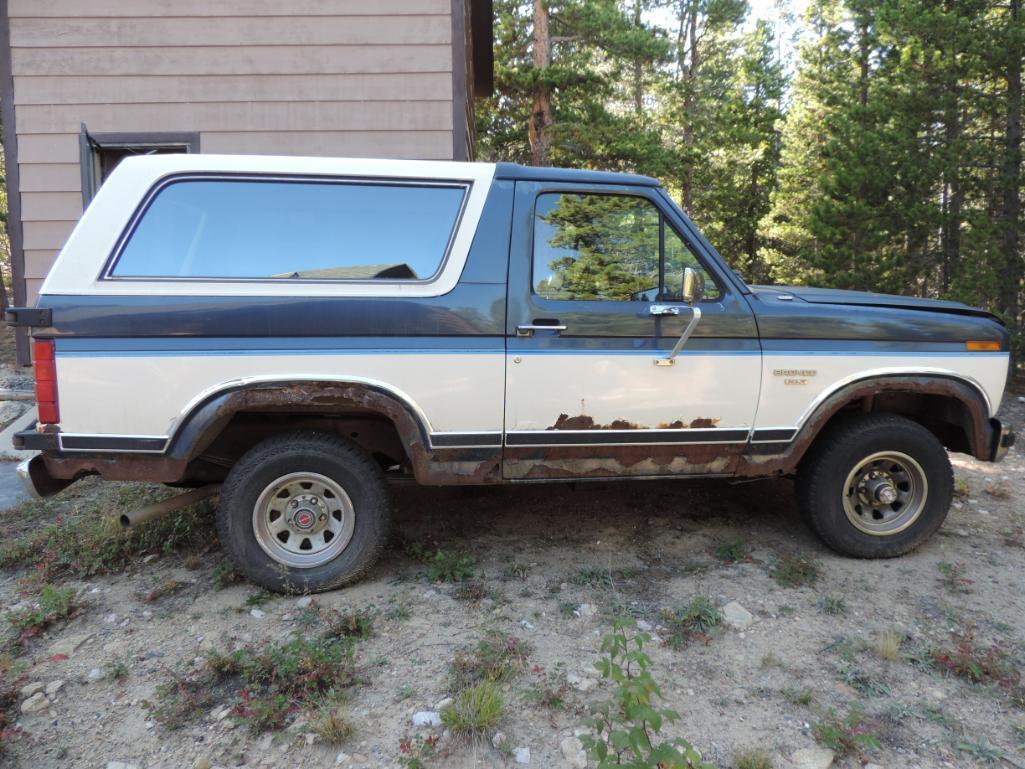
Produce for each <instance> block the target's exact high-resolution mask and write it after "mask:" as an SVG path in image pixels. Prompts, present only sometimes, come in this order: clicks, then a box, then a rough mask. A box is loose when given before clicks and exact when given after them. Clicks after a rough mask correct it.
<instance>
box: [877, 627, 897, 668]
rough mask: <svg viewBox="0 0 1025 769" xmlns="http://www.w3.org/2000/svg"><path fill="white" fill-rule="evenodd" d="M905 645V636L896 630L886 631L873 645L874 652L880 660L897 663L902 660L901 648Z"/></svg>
mask: <svg viewBox="0 0 1025 769" xmlns="http://www.w3.org/2000/svg"><path fill="white" fill-rule="evenodd" d="M903 645H904V634H903V633H899V632H897V631H896V630H884V631H883V632H882V633H880V634H879V635H878V636H876V639H875V641H874V642H873V643H872V651H874V652H875V653H876V656H877V657H879V658H880V659H884V660H887V661H889V662H896V661H897V660H899V659H900V647H901V646H903Z"/></svg>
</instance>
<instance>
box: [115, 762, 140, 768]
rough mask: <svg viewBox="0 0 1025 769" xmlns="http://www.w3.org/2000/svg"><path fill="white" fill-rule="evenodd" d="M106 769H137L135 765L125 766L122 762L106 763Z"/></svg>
mask: <svg viewBox="0 0 1025 769" xmlns="http://www.w3.org/2000/svg"><path fill="white" fill-rule="evenodd" d="M107 769H139V767H137V766H136V765H135V764H126V763H125V762H124V761H108V762H107Z"/></svg>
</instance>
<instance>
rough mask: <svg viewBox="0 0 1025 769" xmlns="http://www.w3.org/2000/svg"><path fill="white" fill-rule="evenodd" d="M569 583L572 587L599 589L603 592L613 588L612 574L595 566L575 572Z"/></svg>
mask: <svg viewBox="0 0 1025 769" xmlns="http://www.w3.org/2000/svg"><path fill="white" fill-rule="evenodd" d="M569 582H570V583H571V584H573V585H581V586H587V587H600V588H602V589H604V590H611V589H612V588H613V587H614V586H615V582H614V580H613V579H612V572H611V571H609V570H608V569H601V568H598V567H596V566H589V567H587V568H584V569H579V570H577V571H576V572H574V573H573V574H572V575H571V576H570V578H569Z"/></svg>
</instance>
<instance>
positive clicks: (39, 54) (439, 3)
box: [7, 0, 458, 304]
mask: <svg viewBox="0 0 1025 769" xmlns="http://www.w3.org/2000/svg"><path fill="white" fill-rule="evenodd" d="M7 5H8V16H9V20H10V21H9V24H10V46H11V50H10V55H11V71H12V75H13V80H14V107H15V116H16V131H17V149H18V167H19V171H20V189H21V207H22V221H23V239H24V253H25V272H24V274H25V279H26V300H27V302H28V303H29V304H31V303H33V302H34V301H35V297H36V294H37V291H38V288H39V285H40V284H41V283H42V279H43V278H44V277H45V275H46V272H47V270H48V269H49V266H50V265H51V264H52V262H53V259H54V257H55V256H56V254H57V252H58V250H59V249H60V248H61V246H62V245H63V243H64V241H65V239H66V238H67V236H68V234H69V233H70V232H71V228H72V227H73V226H74V223H75V221H76V220H77V218H78V216H79V215H80V214H81V211H82V194H81V173H80V167H79V136H78V134H79V127H80V125H81V124H83V123H84V124H85V125H86V126H88V129H89V131H90V133H94V134H102V133H107V132H110V133H128V132H145V133H152V132H194V133H198V134H199V136H200V148H201V151H202V152H227V153H257V154H297V155H334V156H363V157H399V158H434V159H452V157H453V143H454V142H453V71H452V70H453V45H452V29H453V24H452V2H451V0H130V2H129V1H127V0H8V2H7ZM457 66H458V62H457Z"/></svg>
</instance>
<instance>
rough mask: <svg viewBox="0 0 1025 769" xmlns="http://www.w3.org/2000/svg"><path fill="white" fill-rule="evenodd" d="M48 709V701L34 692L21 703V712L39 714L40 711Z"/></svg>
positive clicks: (43, 695) (42, 695) (41, 694)
mask: <svg viewBox="0 0 1025 769" xmlns="http://www.w3.org/2000/svg"><path fill="white" fill-rule="evenodd" d="M48 707H50V700H48V699H46V695H45V694H43V693H42V692H36V693H35V694H33V695H32V696H31V697H29V698H28V699H27V700H25V701H24V702H23V703H21V712H22V713H39V712H40V711H42V710H46V709H47V708H48Z"/></svg>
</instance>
